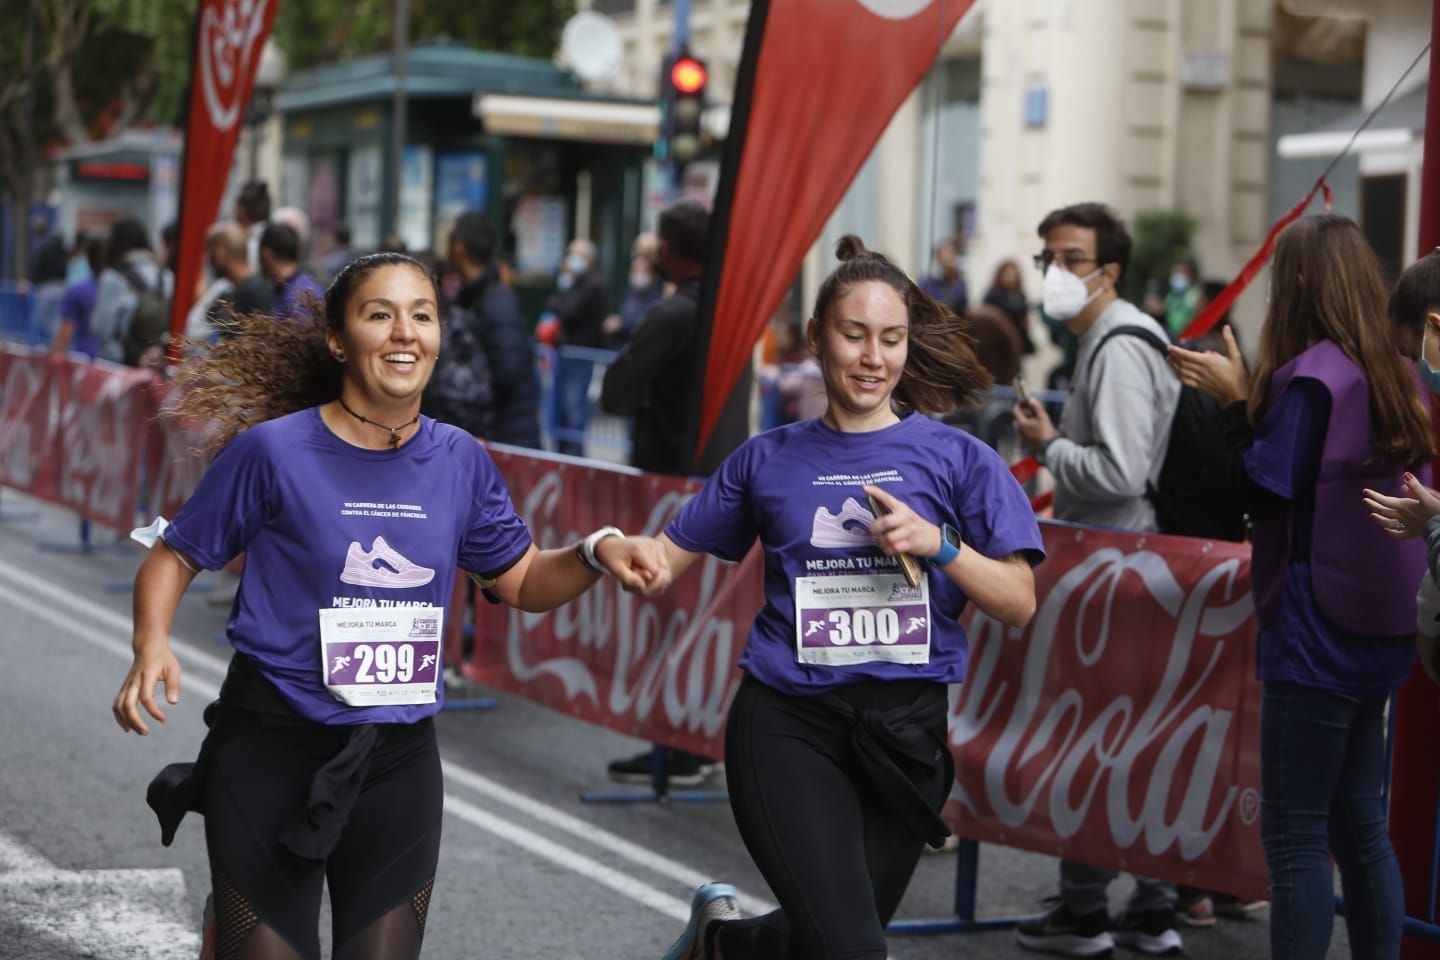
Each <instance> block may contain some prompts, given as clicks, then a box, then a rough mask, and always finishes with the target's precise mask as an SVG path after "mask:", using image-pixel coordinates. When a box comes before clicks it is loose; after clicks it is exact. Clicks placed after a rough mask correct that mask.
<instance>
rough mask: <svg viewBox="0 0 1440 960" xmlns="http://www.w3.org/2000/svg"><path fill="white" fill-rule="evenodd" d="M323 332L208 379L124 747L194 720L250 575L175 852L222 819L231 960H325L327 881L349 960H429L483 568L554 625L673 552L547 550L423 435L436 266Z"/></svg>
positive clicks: (145, 613)
mask: <svg viewBox="0 0 1440 960" xmlns="http://www.w3.org/2000/svg"><path fill="white" fill-rule="evenodd" d="M314 306H315V307H316V308H318V306H319V305H318V304H316V305H314ZM323 318H324V319H323V322H321V323H318V324H317V323H310V322H309V321H308V319H307V320H306V321H304V322H298V321H284V320H282V321H278V322H277V321H275V320H272V319H269V318H265V317H259V316H255V317H250V318H248V319H245V320H242V321H240V322H239V324H238V328H237V330H236V332H235V334H234V336H232V337H230V338H228V339H226V340H223V341H221V342H220V343H219V344H217V345H215V346H214V347H213V348H212V349H211V350H210V352H209V353H208V354H202V356H201V358H200V359H198V360H197V361H194V362H193V365H192V366H191V367H189V368H188V369H186V370H185V372H184V375H183V379H184V380H185V381H186V382H188V384H189V385H190V388H191V389H190V392H189V393H188V395H187V396H186V398H185V399H184V400H183V401H182V402H181V403H180V405H179V412H181V413H185V414H191V415H201V416H205V417H208V418H210V419H211V420H213V421H214V422H215V424H216V432H215V434H214V435H213V437H212V443H213V445H215V446H217V447H219V448H220V450H219V453H218V455H217V456H216V457H215V461H214V463H213V464H212V465H211V467H210V469H209V471H208V472H207V473H206V474H205V477H204V479H203V480H202V481H201V483H200V486H199V488H198V489H197V490H196V491H195V494H194V495H193V496H192V497H191V498H190V500H189V502H187V503H186V504H185V506H184V507H183V508H182V509H181V511H180V513H179V515H178V516H177V517H176V518H175V520H174V522H173V523H171V524H170V525H169V526H168V528H166V529H165V530H164V533H163V540H162V541H160V542H159V543H157V544H156V545H155V547H154V548H152V549H151V550H150V552H149V554H148V555H147V556H146V558H145V560H144V562H143V563H142V564H141V566H140V570H139V572H138V573H137V575H136V578H135V626H134V639H133V643H134V650H135V659H134V663H133V665H132V666H131V668H130V672H129V674H128V675H127V676H126V678H125V681H124V683H123V684H122V685H121V688H120V692H119V694H118V695H117V696H116V698H115V703H114V713H115V719H116V722H117V723H119V725H120V728H121V729H122V730H127V731H134V732H136V733H139V734H142V735H143V734H145V733H148V727H147V725H146V721H145V719H144V717H142V715H141V708H142V707H143V708H144V710H145V711H146V712H148V713H149V714H150V716H152V717H154V718H155V719H156V720H160V721H162V722H163V721H164V719H165V714H164V711H163V709H162V708H161V706H160V705H159V704H157V702H156V699H155V687H156V685H157V684H162V683H163V684H164V688H165V700H166V702H167V703H169V704H172V705H173V704H175V703H177V702H178V701H179V697H180V665H179V663H178V662H177V661H176V658H175V655H174V654H173V653H172V652H171V649H170V643H169V638H168V634H169V629H170V623H171V621H172V619H173V617H174V614H175V610H176V607H177V605H178V604H179V602H180V597H181V595H182V594H183V593H184V591H185V589H186V587H187V586H188V585H189V584H190V582H191V580H192V579H193V578H194V577H195V575H196V573H197V572H198V571H199V570H201V569H210V570H213V569H217V568H219V567H222V566H224V565H226V564H227V563H229V562H230V561H231V560H233V559H234V558H235V557H236V556H238V555H239V554H240V553H241V552H244V554H245V570H244V573H243V575H242V577H241V581H240V588H239V592H238V593H237V595H236V598H235V606H234V609H233V611H232V614H231V618H230V623H229V626H228V630H227V632H228V636H229V640H230V642H231V644H232V645H233V647H234V649H235V655H234V658H233V659H232V661H231V665H230V671H229V674H228V675H227V677H226V679H225V683H224V686H223V688H222V690H221V693H220V699H219V701H218V702H217V704H215V705H214V706H213V709H211V710H207V719H208V720H210V722H211V727H210V732H209V734H208V736H207V737H206V739H205V743H204V745H203V747H202V748H201V751H200V757H199V758H198V760H197V761H196V763H195V764H193V765H192V764H179V765H173V766H171V767H168V768H166V770H165V771H164V772H162V774H161V775H160V777H159V778H157V780H156V782H155V783H153V784H152V785H151V789H150V793H149V800H150V802H151V805H152V806H154V807H155V808H156V812H157V814H159V815H160V819H161V826H162V832H163V838H164V841H165V842H166V843H169V842H170V840H171V839H172V837H173V835H174V831H175V828H176V826H177V825H178V822H179V819H180V817H182V816H183V815H184V812H185V810H186V809H193V810H199V811H202V812H203V813H204V815H205V836H206V845H207V847H208V850H209V854H210V869H211V879H212V883H213V891H214V893H213V896H214V903H215V914H216V949H217V956H218V957H219V958H220V960H235V958H238V960H276V958H283V960H291V958H313V957H318V956H319V954H320V942H319V935H318V931H317V925H318V918H319V911H320V895H321V888H322V885H323V884H324V882H325V881H327V880H328V882H329V885H330V902H331V905H332V911H333V928H334V943H335V952H334V956H335V957H337V958H342V960H348V958H353V960H358V958H382V957H383V958H395V957H416V956H418V955H419V952H420V944H421V938H422V936H423V933H424V928H425V915H426V909H427V907H428V905H429V902H430V894H431V890H432V888H433V884H434V874H435V865H436V862H437V859H438V855H439V842H440V813H441V797H442V792H443V790H442V784H441V773H440V760H439V754H438V751H437V748H436V741H435V730H434V724H433V717H434V715H435V713H436V712H437V711H438V710H439V708H440V703H439V701H440V698H441V694H442V691H443V684H442V682H441V672H440V663H439V660H440V638H441V637H442V636H443V621H444V615H445V604H446V602H447V600H448V599H449V597H450V596H451V590H452V586H453V579H454V571H455V569H456V567H457V566H458V567H460V568H463V569H465V570H467V571H471V572H472V576H475V577H477V578H479V579H481V580H482V582H483V583H485V584H486V585H487V587H488V589H489V590H490V592H491V593H492V594H493V595H494V596H495V597H496V598H498V599H499V600H501V601H503V602H505V603H508V604H510V605H512V606H515V607H519V608H521V609H523V610H529V611H541V610H549V609H551V608H553V607H556V606H558V605H560V604H562V603H565V602H567V601H569V600H571V599H573V598H574V597H576V596H578V595H579V594H581V593H582V592H584V591H585V590H586V589H588V588H589V587H591V586H592V585H594V584H595V582H596V581H597V579H598V577H599V575H600V574H601V573H603V572H604V571H606V570H609V571H610V572H612V573H614V574H615V575H616V576H617V577H618V578H619V579H620V581H621V583H622V584H623V585H624V586H625V587H626V588H627V589H632V590H633V589H639V588H641V587H642V586H645V585H646V584H647V583H648V582H649V580H651V579H652V578H653V577H655V576H657V575H658V574H659V573H660V572H661V571H662V567H661V566H660V564H659V563H658V562H657V561H658V558H657V556H656V553H655V551H654V548H653V545H652V543H651V541H649V540H647V539H638V540H637V539H627V538H625V537H624V536H623V535H622V534H620V532H619V531H618V530H616V529H615V528H613V527H607V528H604V529H602V530H599V531H596V532H595V533H594V534H591V535H590V536H589V537H587V538H586V539H585V540H584V541H582V543H581V544H579V545H578V546H577V547H574V548H562V549H555V550H543V551H542V550H538V549H536V547H535V545H534V543H533V542H532V540H531V537H530V533H529V531H528V530H527V528H526V526H525V523H524V521H523V520H521V518H520V517H519V516H518V515H517V514H516V513H515V510H514V507H513V505H512V503H511V500H510V496H509V493H508V491H507V489H506V485H505V481H504V479H503V478H502V477H501V475H500V472H499V470H498V469H497V468H496V466H495V464H494V462H493V461H492V460H491V459H490V457H489V455H488V454H487V453H486V452H485V449H484V448H483V447H482V446H481V445H480V444H478V443H476V442H475V440H474V439H473V438H472V437H470V436H468V435H466V434H465V433H464V432H462V431H460V430H458V429H456V428H454V427H450V426H447V425H445V424H441V423H437V422H435V421H434V420H431V419H430V418H428V417H422V416H421V415H420V398H421V393H422V391H423V390H424V388H425V384H426V382H427V381H428V380H429V378H430V374H431V371H432V369H433V367H434V364H435V356H436V353H437V351H438V349H439V346H440V327H441V322H440V295H439V292H438V290H437V289H436V286H435V282H434V279H433V278H432V277H431V276H430V274H429V273H427V272H426V270H425V269H424V267H423V266H422V265H421V264H420V263H419V262H418V261H416V260H414V259H412V258H410V257H407V256H404V255H401V254H389V253H382V254H375V255H373V256H369V257H363V258H361V259H359V260H356V261H354V262H353V263H351V264H350V265H349V266H347V267H346V268H345V269H344V270H342V271H341V272H340V274H339V275H338V276H337V277H336V278H335V280H334V282H333V283H332V284H331V286H330V289H329V291H328V292H327V293H326V296H325V303H324V308H323Z"/></svg>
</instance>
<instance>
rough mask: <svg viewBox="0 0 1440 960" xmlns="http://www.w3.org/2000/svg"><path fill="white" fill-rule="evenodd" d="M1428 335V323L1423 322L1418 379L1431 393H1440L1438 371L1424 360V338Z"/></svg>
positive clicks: (1439, 374)
mask: <svg viewBox="0 0 1440 960" xmlns="http://www.w3.org/2000/svg"><path fill="white" fill-rule="evenodd" d="M1429 335H1430V321H1429V320H1428V319H1427V320H1426V321H1425V330H1424V332H1423V333H1421V334H1420V379H1421V380H1424V381H1425V386H1426V387H1427V388H1428V389H1429V390H1430V392H1431V393H1440V370H1436V369H1435V368H1434V367H1432V366H1430V361H1429V360H1426V359H1425V338H1426V337H1427V336H1429Z"/></svg>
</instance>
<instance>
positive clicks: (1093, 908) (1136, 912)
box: [1014, 203, 1181, 957]
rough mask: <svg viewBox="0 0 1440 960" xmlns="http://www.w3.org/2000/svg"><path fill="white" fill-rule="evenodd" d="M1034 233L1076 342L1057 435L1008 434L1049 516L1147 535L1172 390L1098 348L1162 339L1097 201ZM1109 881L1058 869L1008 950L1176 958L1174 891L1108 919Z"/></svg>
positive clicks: (1031, 421)
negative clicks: (1025, 450) (1139, 302)
mask: <svg viewBox="0 0 1440 960" xmlns="http://www.w3.org/2000/svg"><path fill="white" fill-rule="evenodd" d="M1038 232H1039V235H1040V238H1041V239H1042V240H1043V241H1044V243H1045V249H1044V251H1043V252H1041V253H1040V254H1039V255H1037V256H1036V258H1035V263H1036V266H1038V267H1040V268H1041V269H1042V270H1044V271H1045V283H1044V292H1043V307H1044V310H1045V312H1046V313H1047V314H1049V315H1050V316H1052V317H1055V318H1057V319H1060V320H1063V321H1064V323H1065V326H1066V327H1067V328H1068V329H1069V330H1070V331H1071V332H1072V333H1074V334H1075V336H1076V337H1078V338H1079V351H1078V354H1077V357H1076V364H1075V375H1074V380H1073V381H1072V383H1071V389H1070V397H1069V399H1068V400H1067V401H1066V403H1065V409H1064V412H1063V414H1062V415H1061V418H1060V427H1059V429H1058V430H1057V429H1056V428H1055V426H1054V424H1052V423H1051V421H1050V417H1049V415H1047V414H1046V412H1045V409H1044V407H1043V406H1041V405H1040V404H1039V403H1038V402H1035V401H1030V402H1028V403H1024V404H1019V405H1017V406H1016V407H1015V408H1014V415H1015V425H1016V428H1017V429H1018V431H1019V433H1020V438H1021V440H1022V441H1023V442H1024V443H1025V444H1026V445H1027V446H1028V447H1029V448H1031V449H1033V451H1034V454H1035V457H1036V459H1037V460H1039V461H1040V463H1041V464H1043V465H1044V466H1045V467H1047V468H1048V469H1049V470H1050V472H1051V474H1052V475H1053V476H1054V478H1055V517H1056V519H1059V520H1068V521H1071V522H1075V523H1086V524H1095V525H1098V526H1107V527H1117V528H1119V529H1122V530H1137V531H1153V530H1155V529H1156V522H1155V509H1154V507H1153V505H1152V504H1151V502H1150V500H1149V499H1148V497H1147V491H1148V490H1149V489H1151V488H1152V487H1153V485H1154V484H1155V482H1156V481H1157V480H1158V478H1159V473H1160V467H1161V464H1162V463H1163V461H1164V459H1165V448H1166V443H1167V442H1168V440H1169V435H1170V423H1171V420H1172V419H1173V418H1174V415H1175V408H1176V405H1177V403H1178V402H1179V398H1180V381H1179V380H1178V379H1177V378H1176V377H1175V375H1174V373H1172V372H1171V370H1170V369H1169V368H1168V366H1167V364H1166V361H1165V358H1164V356H1163V355H1162V354H1161V353H1160V352H1159V351H1158V350H1156V349H1155V347H1154V346H1152V345H1151V344H1150V343H1147V342H1145V341H1144V340H1142V339H1141V338H1140V337H1138V336H1126V335H1120V336H1115V337H1112V338H1110V339H1109V340H1107V339H1106V335H1107V334H1108V333H1110V332H1111V331H1113V330H1115V329H1116V328H1118V327H1122V326H1138V327H1144V328H1145V329H1147V330H1151V331H1153V333H1154V334H1155V336H1156V337H1158V338H1160V339H1161V340H1162V341H1163V340H1164V339H1168V338H1166V336H1165V332H1164V331H1163V330H1162V329H1161V328H1160V325H1159V324H1158V323H1156V322H1155V321H1154V320H1153V319H1152V318H1150V317H1149V316H1147V315H1146V314H1144V313H1143V312H1141V311H1140V310H1139V309H1138V308H1137V307H1136V306H1135V305H1134V304H1131V303H1129V302H1128V301H1126V300H1123V299H1121V298H1120V295H1119V293H1118V292H1117V291H1118V290H1119V289H1120V286H1121V283H1122V282H1123V281H1124V278H1125V271H1126V269H1127V268H1128V266H1129V262H1130V246H1131V244H1130V235H1129V234H1128V233H1127V232H1126V230H1125V227H1124V225H1123V224H1122V223H1121V222H1120V220H1119V219H1118V218H1117V217H1116V216H1115V215H1114V213H1112V212H1111V211H1110V210H1109V209H1108V208H1107V207H1105V206H1104V205H1102V204H1098V203H1079V204H1074V205H1072V206H1068V207H1062V208H1060V209H1058V210H1054V211H1052V212H1051V213H1050V214H1049V215H1048V216H1046V217H1045V219H1044V220H1043V221H1041V223H1040V227H1039V231H1038ZM1102 342H1103V344H1104V347H1103V349H1100V347H1101V344H1102ZM1134 639H1135V641H1136V642H1143V641H1144V639H1145V638H1143V637H1137V638H1134ZM1115 876H1116V872H1115V871H1113V870H1108V869H1101V868H1098V867H1092V866H1089V865H1088V864H1082V863H1077V862H1074V861H1070V860H1066V861H1062V862H1061V865H1060V897H1059V902H1058V903H1057V905H1056V906H1055V907H1054V908H1053V909H1051V910H1050V911H1049V912H1048V913H1046V914H1043V915H1041V916H1038V917H1032V918H1030V919H1028V920H1025V921H1023V922H1022V923H1021V924H1020V925H1019V927H1017V928H1016V938H1017V939H1018V940H1019V942H1020V944H1021V945H1022V946H1025V947H1029V948H1031V949H1035V950H1043V951H1046V952H1050V953H1060V954H1064V955H1067V956H1081V957H1090V956H1098V955H1100V954H1104V953H1108V952H1110V951H1111V950H1112V949H1113V948H1114V944H1115V943H1117V942H1118V943H1121V944H1124V945H1128V946H1133V947H1136V948H1138V949H1140V950H1142V951H1144V952H1146V953H1150V954H1160V953H1171V952H1178V951H1179V949H1180V947H1181V941H1180V935H1179V933H1178V932H1177V931H1176V930H1175V921H1174V906H1175V888H1174V887H1173V886H1171V885H1170V884H1162V883H1158V882H1156V881H1152V880H1145V879H1141V878H1139V877H1137V878H1136V889H1135V894H1134V896H1132V897H1131V899H1130V903H1129V905H1128V907H1127V909H1126V910H1125V912H1124V913H1123V914H1121V915H1120V916H1119V917H1117V918H1115V920H1114V921H1113V922H1112V920H1111V918H1110V916H1109V914H1108V911H1107V907H1106V904H1107V893H1106V891H1107V888H1108V886H1109V884H1110V881H1111V880H1113V879H1114V878H1115Z"/></svg>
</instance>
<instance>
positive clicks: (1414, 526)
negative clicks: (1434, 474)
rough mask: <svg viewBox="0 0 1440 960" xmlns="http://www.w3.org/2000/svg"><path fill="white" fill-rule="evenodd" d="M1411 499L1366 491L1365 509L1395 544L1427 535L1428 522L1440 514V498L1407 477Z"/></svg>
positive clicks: (1410, 477)
mask: <svg viewBox="0 0 1440 960" xmlns="http://www.w3.org/2000/svg"><path fill="white" fill-rule="evenodd" d="M1405 487H1406V489H1407V490H1409V492H1410V494H1411V496H1409V497H1387V496H1385V495H1384V494H1383V493H1380V492H1379V491H1378V490H1366V491H1365V506H1366V507H1367V508H1369V510H1370V519H1371V520H1373V521H1375V523H1376V524H1377V525H1379V526H1380V527H1381V528H1382V529H1383V530H1384V531H1385V533H1386V534H1387V535H1388V536H1389V537H1390V538H1391V539H1394V540H1407V539H1409V538H1410V537H1418V536H1420V535H1422V534H1423V533H1424V532H1425V522H1426V521H1427V520H1429V519H1430V518H1431V517H1433V516H1435V515H1437V514H1440V496H1437V495H1436V493H1435V491H1434V490H1430V489H1428V488H1426V486H1425V484H1423V483H1421V482H1420V481H1419V480H1418V479H1416V478H1415V477H1414V476H1412V475H1411V474H1408V473H1407V474H1405Z"/></svg>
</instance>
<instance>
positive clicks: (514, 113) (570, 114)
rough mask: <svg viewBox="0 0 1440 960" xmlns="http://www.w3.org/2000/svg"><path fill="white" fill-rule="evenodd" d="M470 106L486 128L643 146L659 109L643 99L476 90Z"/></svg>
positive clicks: (657, 121) (652, 138) (656, 121)
mask: <svg viewBox="0 0 1440 960" xmlns="http://www.w3.org/2000/svg"><path fill="white" fill-rule="evenodd" d="M473 110H474V114H475V116H477V117H479V118H480V120H481V121H482V122H483V123H484V124H485V130H486V131H487V132H489V133H499V134H508V135H510V136H517V137H543V138H545V139H551V140H582V141H591V142H596V143H633V144H637V145H645V146H648V145H649V144H651V143H654V142H655V137H656V136H657V135H658V133H659V130H660V111H659V109H657V108H656V107H655V106H654V105H652V104H647V103H617V102H615V101H606V100H566V99H560V98H556V97H518V96H512V95H510V94H502V93H477V94H476V95H475V100H474V107H473Z"/></svg>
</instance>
